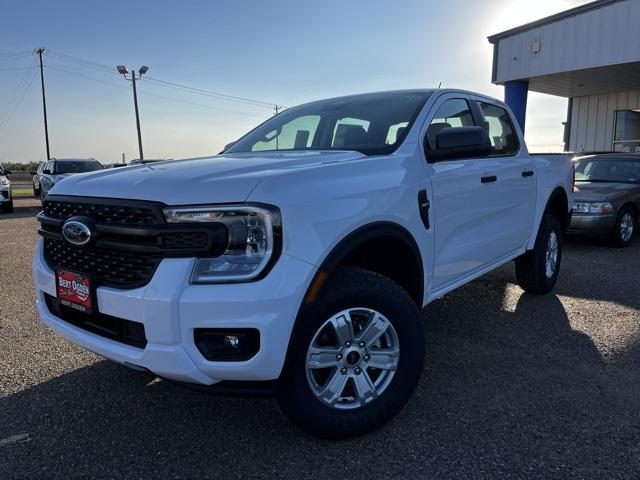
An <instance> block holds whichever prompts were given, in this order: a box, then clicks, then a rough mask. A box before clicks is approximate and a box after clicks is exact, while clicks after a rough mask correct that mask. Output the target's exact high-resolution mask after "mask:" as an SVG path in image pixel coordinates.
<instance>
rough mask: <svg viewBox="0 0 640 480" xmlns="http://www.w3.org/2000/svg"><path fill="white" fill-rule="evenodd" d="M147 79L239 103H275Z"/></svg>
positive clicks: (152, 78) (151, 80)
mask: <svg viewBox="0 0 640 480" xmlns="http://www.w3.org/2000/svg"><path fill="white" fill-rule="evenodd" d="M147 81H150V82H153V83H157V84H160V85H164V86H167V87H172V88H177V89H179V90H184V91H188V92H193V93H197V94H199V95H205V96H209V97H215V98H220V99H222V100H230V101H236V102H241V103H248V104H252V105H259V106H263V107H268V108H273V106H274V105H275V103H272V102H263V101H262V100H253V99H250V98H245V97H236V96H234V95H227V94H225V93H219V92H213V91H210V90H203V89H201V88H195V87H190V86H188V85H181V84H179V83H175V82H168V81H166V80H160V79H158V78H154V77H147Z"/></svg>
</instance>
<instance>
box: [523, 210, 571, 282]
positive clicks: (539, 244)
mask: <svg viewBox="0 0 640 480" xmlns="http://www.w3.org/2000/svg"><path fill="white" fill-rule="evenodd" d="M561 260H562V226H561V225H560V222H559V220H558V219H557V218H556V217H555V216H554V215H551V214H546V215H544V216H543V217H542V221H541V222H540V228H539V229H538V236H537V237H536V243H535V245H534V247H533V250H530V251H528V252H526V253H525V254H523V255H521V256H520V257H518V258H517V259H516V278H517V280H518V284H519V285H520V287H521V288H522V289H523V290H524V291H525V292H528V293H534V294H544V293H548V292H550V291H551V290H552V289H553V287H554V285H555V284H556V280H557V279H558V272H559V271H560V262H561Z"/></svg>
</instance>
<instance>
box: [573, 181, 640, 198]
mask: <svg viewBox="0 0 640 480" xmlns="http://www.w3.org/2000/svg"><path fill="white" fill-rule="evenodd" d="M632 190H640V185H638V184H633V183H615V182H606V183H605V182H593V183H591V182H576V191H575V192H574V194H573V197H574V200H575V201H576V202H606V201H608V200H613V199H615V198H617V197H620V196H624V195H627V194H629V193H630V192H631V191H632Z"/></svg>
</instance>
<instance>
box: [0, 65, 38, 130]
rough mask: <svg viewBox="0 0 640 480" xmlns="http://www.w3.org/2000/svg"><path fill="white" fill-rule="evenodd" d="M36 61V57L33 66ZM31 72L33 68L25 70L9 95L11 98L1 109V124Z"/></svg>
mask: <svg viewBox="0 0 640 480" xmlns="http://www.w3.org/2000/svg"><path fill="white" fill-rule="evenodd" d="M35 63H36V59H35V58H34V59H33V60H32V61H31V66H34V65H35ZM30 73H32V70H31V71H30V70H27V71H25V72H24V74H23V75H22V77H20V80H19V81H18V84H17V85H16V88H15V89H14V90H13V92H12V93H11V95H10V96H9V100H7V103H6V104H5V106H4V108H3V109H2V110H0V124H2V123H3V122H4V119H5V117H6V114H7V112H9V111H10V110H11V107H12V105H13V103H14V102H15V100H16V98H17V97H18V95H19V92H20V90H21V88H22V87H23V85H24V84H25V83H26V82H27V79H28V77H29V74H30Z"/></svg>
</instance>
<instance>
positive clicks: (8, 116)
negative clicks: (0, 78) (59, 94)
mask: <svg viewBox="0 0 640 480" xmlns="http://www.w3.org/2000/svg"><path fill="white" fill-rule="evenodd" d="M33 63H35V59H34V60H33ZM34 72H35V70H33V69H32V70H30V71H27V72H25V77H23V78H24V79H25V82H24V83H22V86H23V87H24V85H25V84H26V81H27V78H28V77H27V76H26V75H28V74H30V80H28V82H29V83H28V84H27V86H26V88H24V89H23V90H22V93H21V94H19V96H16V97H14V98H15V101H14V102H13V106H12V107H8V106H9V104H7V107H6V116H5V118H4V120H1V121H0V135H1V134H2V132H3V131H4V129H5V128H6V126H7V125H9V121H10V120H11V117H12V116H13V114H14V113H15V112H16V110H17V109H18V107H19V106H20V103H21V102H22V99H23V98H24V96H25V95H26V93H27V91H28V90H29V88H30V87H31V85H32V84H33V80H34V79H35V77H36V75H35V74H34ZM20 85H21V82H20V83H18V86H19V87H20ZM19 87H18V88H16V90H15V92H17V91H18V90H19V89H20V88H19ZM8 108H10V110H9V109H8ZM2 115H4V111H3V114H1V115H0V118H2Z"/></svg>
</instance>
